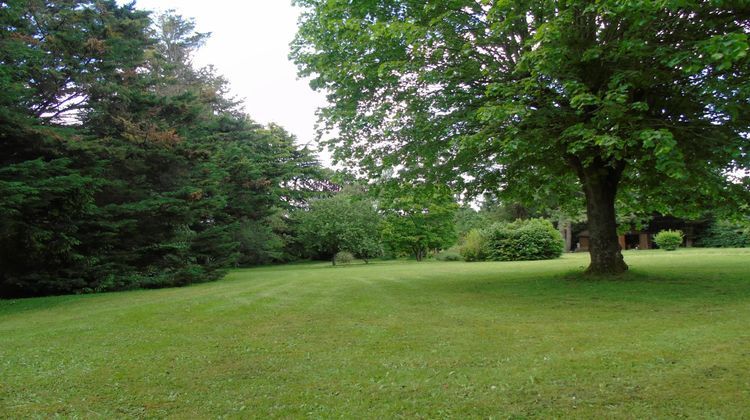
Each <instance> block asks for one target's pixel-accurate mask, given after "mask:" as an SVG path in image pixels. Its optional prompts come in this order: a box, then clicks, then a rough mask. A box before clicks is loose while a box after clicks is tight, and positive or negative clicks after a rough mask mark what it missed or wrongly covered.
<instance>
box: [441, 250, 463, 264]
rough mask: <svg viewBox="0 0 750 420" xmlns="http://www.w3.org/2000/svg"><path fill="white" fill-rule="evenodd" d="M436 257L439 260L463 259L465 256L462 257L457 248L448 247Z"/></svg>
mask: <svg viewBox="0 0 750 420" xmlns="http://www.w3.org/2000/svg"><path fill="white" fill-rule="evenodd" d="M435 259H436V260H438V261H461V260H463V258H461V254H460V253H459V251H458V250H456V249H455V248H450V249H446V250H444V251H440V252H438V254H437V255H435Z"/></svg>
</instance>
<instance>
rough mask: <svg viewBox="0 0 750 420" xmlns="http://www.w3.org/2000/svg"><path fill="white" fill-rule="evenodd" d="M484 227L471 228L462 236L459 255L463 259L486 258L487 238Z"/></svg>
mask: <svg viewBox="0 0 750 420" xmlns="http://www.w3.org/2000/svg"><path fill="white" fill-rule="evenodd" d="M484 233H485V230H484V229H478V228H477V229H472V230H470V231H469V232H468V233H467V234H466V236H465V237H464V238H463V242H462V243H461V256H462V257H463V258H464V261H484V260H486V259H487V238H486V236H485V234H484Z"/></svg>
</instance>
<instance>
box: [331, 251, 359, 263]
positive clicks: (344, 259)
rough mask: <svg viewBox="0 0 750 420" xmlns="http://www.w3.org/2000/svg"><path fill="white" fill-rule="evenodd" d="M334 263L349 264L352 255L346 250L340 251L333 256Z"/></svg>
mask: <svg viewBox="0 0 750 420" xmlns="http://www.w3.org/2000/svg"><path fill="white" fill-rule="evenodd" d="M333 259H334V261H336V264H349V263H350V262H352V261H354V255H352V253H351V252H348V251H341V252H339V253H338V254H336V255H335V256H334V257H333Z"/></svg>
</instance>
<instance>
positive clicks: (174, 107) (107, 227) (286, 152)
mask: <svg viewBox="0 0 750 420" xmlns="http://www.w3.org/2000/svg"><path fill="white" fill-rule="evenodd" d="M206 36H207V35H206V34H200V33H195V32H194V25H193V23H192V21H190V20H187V19H184V18H182V17H181V16H179V15H176V14H175V13H173V12H168V13H166V14H164V15H161V16H157V17H155V18H152V17H151V16H150V15H149V13H148V12H145V11H140V10H137V9H136V8H135V7H134V6H133V5H132V4H128V5H124V6H118V5H117V3H116V2H114V1H98V0H75V1H66V2H47V1H41V0H32V1H10V2H5V3H3V5H2V7H0V64H1V65H0V89H2V91H3V95H2V98H0V295H3V296H17V295H43V294H56V293H81V292H92V291H104V290H119V289H128V288H135V287H163V286H170V285H182V284H188V283H192V282H196V281H207V280H211V279H215V278H218V277H219V276H220V274H221V272H222V270H224V269H225V268H227V267H231V266H233V265H236V264H242V263H259V262H271V261H283V260H285V259H286V258H287V257H286V256H285V254H286V253H287V252H288V251H287V249H286V240H285V231H286V229H287V227H286V226H285V223H286V219H285V215H286V214H287V213H288V212H289V211H290V210H291V209H292V208H294V207H296V206H297V205H299V203H301V202H303V201H304V200H305V199H306V197H307V196H308V195H309V194H310V193H312V192H315V190H317V189H319V188H322V187H325V186H326V184H325V182H323V181H325V177H324V174H323V172H322V170H321V168H320V165H319V164H318V162H317V160H316V159H315V157H314V156H313V155H312V154H311V152H309V151H308V150H306V149H304V148H300V147H298V146H297V145H296V143H295V139H294V137H293V136H292V135H290V134H289V133H287V132H286V131H285V130H284V129H283V128H281V127H278V126H275V125H269V126H262V125H259V124H257V123H255V122H253V121H252V120H251V119H250V118H249V117H248V116H247V115H245V114H244V113H243V112H242V110H241V109H240V108H239V107H238V104H237V102H236V101H235V100H234V99H233V98H231V97H229V96H228V95H227V90H228V89H227V85H226V81H225V80H224V79H223V78H222V77H221V76H219V75H217V74H216V73H215V71H214V70H213V69H212V68H210V67H209V68H200V69H199V68H195V67H194V66H193V65H192V63H191V61H190V57H191V56H192V54H193V53H194V52H195V49H196V48H198V47H199V46H200V45H202V42H203V40H204V39H205V37H206Z"/></svg>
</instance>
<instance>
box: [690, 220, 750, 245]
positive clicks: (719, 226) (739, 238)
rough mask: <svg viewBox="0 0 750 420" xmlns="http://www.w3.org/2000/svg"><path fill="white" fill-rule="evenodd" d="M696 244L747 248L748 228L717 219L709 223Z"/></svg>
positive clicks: (748, 240) (749, 240)
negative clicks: (704, 233)
mask: <svg viewBox="0 0 750 420" xmlns="http://www.w3.org/2000/svg"><path fill="white" fill-rule="evenodd" d="M698 245H699V246H705V247H709V248H747V247H750V229H748V228H747V227H744V226H742V225H738V224H734V223H730V222H723V221H719V222H716V223H714V224H713V225H711V227H710V228H709V229H708V231H707V232H706V236H704V237H703V238H702V239H701V240H700V241H699V242H698Z"/></svg>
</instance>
